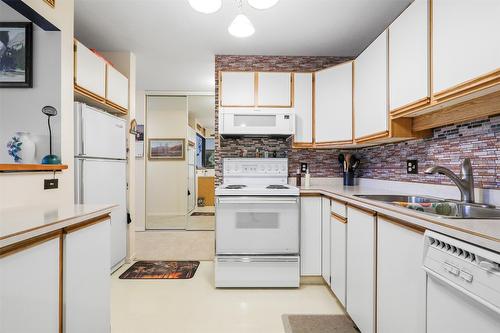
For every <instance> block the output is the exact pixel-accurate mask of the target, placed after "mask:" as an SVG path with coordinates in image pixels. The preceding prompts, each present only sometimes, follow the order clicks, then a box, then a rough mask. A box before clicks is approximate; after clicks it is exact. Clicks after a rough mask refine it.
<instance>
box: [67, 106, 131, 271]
mask: <svg viewBox="0 0 500 333" xmlns="http://www.w3.org/2000/svg"><path fill="white" fill-rule="evenodd" d="M126 133H127V126H126V120H125V119H121V118H118V117H115V116H113V115H111V114H109V113H106V112H103V111H101V110H99V109H96V108H93V107H90V106H88V105H86V104H84V103H79V102H75V202H76V203H77V204H117V205H118V207H117V208H115V209H114V210H113V212H112V213H111V262H110V267H111V271H114V270H116V269H117V268H118V267H120V266H121V264H122V263H123V261H124V259H125V256H126V253H127V148H126V145H127V143H126V140H127V137H126Z"/></svg>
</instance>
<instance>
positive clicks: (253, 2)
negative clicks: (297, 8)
mask: <svg viewBox="0 0 500 333" xmlns="http://www.w3.org/2000/svg"><path fill="white" fill-rule="evenodd" d="M278 1H279V0H248V4H249V5H250V6H252V7H253V8H255V9H269V8H271V7H273V6H274V5H276V4H277V3H278Z"/></svg>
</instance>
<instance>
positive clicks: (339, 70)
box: [315, 61, 352, 143]
mask: <svg viewBox="0 0 500 333" xmlns="http://www.w3.org/2000/svg"><path fill="white" fill-rule="evenodd" d="M315 96H316V97H315V98H316V99H315V102H316V125H315V128H316V142H317V143H321V142H345V141H349V142H350V141H352V62H351V61H349V62H346V63H345V64H341V65H337V66H335V67H331V68H327V69H325V70H322V71H319V72H317V73H316V88H315Z"/></svg>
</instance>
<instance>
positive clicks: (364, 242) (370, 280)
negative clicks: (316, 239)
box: [346, 206, 377, 333]
mask: <svg viewBox="0 0 500 333" xmlns="http://www.w3.org/2000/svg"><path fill="white" fill-rule="evenodd" d="M347 221H348V223H349V225H348V228H347V293H346V295H347V296H346V299H347V307H346V309H347V312H348V313H349V315H350V316H351V318H352V320H353V321H354V322H355V323H356V326H357V327H358V328H359V329H360V331H361V332H363V333H371V332H375V296H376V273H375V272H376V251H377V243H376V233H377V218H376V216H375V213H374V212H370V211H365V210H361V209H359V208H355V207H352V206H349V207H348V208H347Z"/></svg>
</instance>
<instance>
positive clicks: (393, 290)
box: [377, 217, 426, 333]
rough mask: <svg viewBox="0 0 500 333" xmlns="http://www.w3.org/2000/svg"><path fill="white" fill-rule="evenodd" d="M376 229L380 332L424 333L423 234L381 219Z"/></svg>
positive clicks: (378, 328) (424, 282)
mask: <svg viewBox="0 0 500 333" xmlns="http://www.w3.org/2000/svg"><path fill="white" fill-rule="evenodd" d="M377 228H378V230H377V239H378V241H377V243H378V245H377V331H378V332H383V333H396V332H406V333H424V332H425V302H426V299H425V297H426V274H425V271H424V270H423V269H422V248H423V242H424V235H423V233H422V232H419V231H417V230H412V229H410V228H408V227H404V226H401V225H396V224H394V223H393V222H390V221H389V220H387V219H384V218H380V217H379V218H378V225H377Z"/></svg>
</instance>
